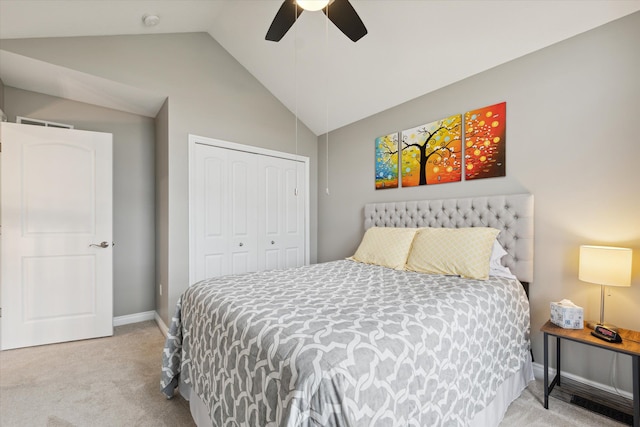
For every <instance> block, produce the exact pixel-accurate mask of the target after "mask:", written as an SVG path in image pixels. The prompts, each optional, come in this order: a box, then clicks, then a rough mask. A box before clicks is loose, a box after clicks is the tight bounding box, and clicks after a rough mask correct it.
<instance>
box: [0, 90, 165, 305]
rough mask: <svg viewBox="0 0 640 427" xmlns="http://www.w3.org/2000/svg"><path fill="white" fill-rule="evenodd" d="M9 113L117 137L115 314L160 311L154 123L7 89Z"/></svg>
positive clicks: (114, 235)
mask: <svg viewBox="0 0 640 427" xmlns="http://www.w3.org/2000/svg"><path fill="white" fill-rule="evenodd" d="M4 93H5V104H6V107H7V109H6V113H7V115H8V116H9V121H11V122H15V120H16V116H23V117H29V118H34V119H40V120H49V121H53V122H58V123H66V124H70V125H73V126H74V127H75V129H81V130H90V131H95V132H108V133H112V134H113V239H114V241H115V242H116V245H115V247H114V250H113V286H114V290H113V297H114V299H113V314H114V316H123V315H127V314H133V313H141V312H145V311H150V310H154V309H155V297H154V293H153V290H154V283H155V274H156V272H155V256H154V247H155V219H154V216H155V214H154V210H155V209H154V202H155V194H154V188H155V185H154V170H155V165H154V161H153V159H154V151H155V149H154V133H155V132H154V120H153V119H151V118H149V117H143V116H138V115H135V114H129V113H124V112H122V111H116V110H111V109H108V108H102V107H97V106H95V105H90V104H85V103H81V102H75V101H70V100H68V99H63V98H57V97H53V96H48V95H43V94H41V93H36V92H29V91H25V90H21V89H16V88H13V87H10V86H5V88H4Z"/></svg>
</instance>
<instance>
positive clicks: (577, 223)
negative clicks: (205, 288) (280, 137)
mask: <svg viewBox="0 0 640 427" xmlns="http://www.w3.org/2000/svg"><path fill="white" fill-rule="evenodd" d="M639 40H640V13H635V14H633V15H630V16H628V17H625V18H623V19H621V20H619V21H616V22H613V23H610V24H608V25H606V26H603V27H600V28H597V29H594V30H592V31H590V32H587V33H584V34H582V35H579V36H577V37H574V38H572V39H570V40H567V41H564V42H561V43H558V44H556V45H554V46H551V47H549V48H546V49H543V50H540V51H538V52H535V53H533V54H530V55H528V56H525V57H522V58H520V59H517V60H515V61H512V62H509V63H507V64H504V65H502V66H499V67H496V68H494V69H491V70H488V71H486V72H483V73H481V74H478V75H476V76H473V77H471V78H468V79H466V80H463V81H461V82H459V83H456V84H453V85H450V86H448V87H445V88H443V89H441V90H438V91H436V92H433V93H429V94H427V95H425V96H422V97H420V98H417V99H415V100H412V101H410V102H407V103H405V104H403V105H400V106H398V107H396V108H393V109H390V110H388V111H385V112H383V113H380V114H377V115H375V116H372V117H369V118H367V119H364V120H362V121H360V122H357V123H355V124H352V125H350V126H346V127H344V128H341V129H339V130H336V131H334V132H331V133H330V138H329V141H330V142H329V144H330V145H329V153H330V157H329V174H330V189H331V194H330V196H326V195H325V194H324V188H325V178H326V176H325V173H324V171H325V167H326V165H325V161H324V159H325V153H326V151H325V150H326V144H325V142H324V141H325V140H324V138H323V137H322V136H321V137H319V138H318V145H319V152H318V158H319V159H320V161H319V165H318V170H319V176H318V182H319V196H318V197H319V199H318V200H319V201H318V205H319V213H318V216H319V218H320V220H319V224H318V236H319V240H318V260H319V261H328V260H334V259H338V258H342V257H346V256H349V255H352V254H353V253H354V251H355V249H356V247H357V245H358V243H359V241H360V239H361V237H362V235H363V219H362V215H363V205H364V204H365V203H368V202H382V201H397V200H419V199H428V198H447V197H460V196H474V195H491V194H500V193H520V192H528V193H531V194H533V195H534V196H535V214H536V217H535V230H536V231H535V276H534V282H533V283H532V284H531V313H532V321H531V330H532V341H533V350H534V356H535V359H536V361H537V362H542V360H543V353H542V345H543V343H542V334H541V333H540V332H539V330H540V327H541V326H542V325H543V324H544V322H546V321H547V320H548V319H549V302H551V301H559V300H560V299H562V298H569V299H571V300H573V301H574V302H575V303H576V304H578V305H580V306H582V307H584V309H585V314H586V317H588V318H595V319H597V318H599V302H600V288H599V287H598V286H597V285H591V284H587V283H584V282H580V281H579V280H578V270H577V269H578V252H579V246H580V245H581V244H604V245H612V246H625V247H632V248H634V260H633V261H634V268H633V279H632V280H633V281H632V286H631V287H630V288H611V296H609V297H607V298H606V307H605V318H606V319H607V320H608V321H610V322H612V323H614V324H618V325H619V326H622V327H625V328H628V329H636V330H640V316H638V313H639V312H640V274H639V273H640V220H639V219H638V218H639V217H638V212H640V187H639V184H640V167H638V160H639V159H640V140H639V137H638V112H639V111H640V49H639V48H638V41H639ZM388 84H393V83H392V82H389V83H388ZM374 90H375V89H374ZM501 101H506V102H507V165H506V166H507V176H506V177H503V178H491V179H483V180H476V181H469V182H460V183H449V184H440V185H432V186H423V187H413V188H404V189H387V190H375V188H374V139H375V138H376V137H377V136H381V135H386V134H388V133H391V132H395V131H400V130H402V129H408V128H411V127H414V126H418V125H420V124H424V123H429V122H431V121H433V120H437V119H440V118H445V117H448V116H449V115H452V114H456V113H458V114H459V113H464V112H465V111H469V110H472V109H475V108H479V107H483V106H487V105H491V104H494V103H498V102H501ZM563 355H564V357H565V358H566V359H565V361H564V363H565V364H564V366H565V367H566V368H567V369H568V370H569V371H571V372H573V373H575V374H578V375H581V376H583V377H586V378H590V379H592V380H595V381H598V382H601V383H605V384H608V383H609V367H610V366H611V357H612V356H611V354H609V353H607V352H603V351H601V350H597V349H591V348H585V347H584V346H582V347H581V346H579V345H568V346H566V350H565V351H564V352H563ZM619 360H620V362H619V364H620V366H619V375H618V384H619V385H621V386H622V387H623V388H624V389H626V390H630V389H631V382H630V377H631V374H630V360H629V358H628V357H626V356H623V357H620V358H619ZM602 366H604V367H605V369H601V367H602Z"/></svg>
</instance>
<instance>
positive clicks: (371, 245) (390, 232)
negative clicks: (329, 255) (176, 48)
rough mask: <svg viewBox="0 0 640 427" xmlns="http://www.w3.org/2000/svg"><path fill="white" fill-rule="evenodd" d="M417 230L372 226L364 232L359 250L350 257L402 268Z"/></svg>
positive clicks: (363, 261)
mask: <svg viewBox="0 0 640 427" xmlns="http://www.w3.org/2000/svg"><path fill="white" fill-rule="evenodd" d="M416 231H418V229H417V228H394V227H372V228H370V229H368V230H367V231H366V232H365V233H364V237H363V238H362V242H360V246H358V250H357V251H356V253H355V254H354V255H353V256H352V257H350V258H348V259H351V260H354V261H358V262H362V263H365V264H376V265H381V266H383V267H389V268H394V269H396V270H402V269H404V265H405V263H406V262H407V256H408V255H409V249H411V242H412V241H413V236H415V234H416Z"/></svg>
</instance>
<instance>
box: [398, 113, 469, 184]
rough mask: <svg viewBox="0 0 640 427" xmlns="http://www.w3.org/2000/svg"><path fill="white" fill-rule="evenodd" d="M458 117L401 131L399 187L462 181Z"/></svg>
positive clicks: (459, 118) (459, 121)
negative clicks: (400, 183) (400, 185)
mask: <svg viewBox="0 0 640 427" xmlns="http://www.w3.org/2000/svg"><path fill="white" fill-rule="evenodd" d="M461 137H462V115H461V114H458V115H455V116H451V117H447V118H446V119H442V120H437V121H435V122H432V123H429V124H426V125H422V126H418V127H415V128H413V129H407V130H404V131H402V165H401V169H402V186H403V187H413V186H417V185H429V184H441V183H445V182H456V181H460V180H461V179H462V140H461Z"/></svg>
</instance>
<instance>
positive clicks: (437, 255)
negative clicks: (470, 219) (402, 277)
mask: <svg viewBox="0 0 640 427" xmlns="http://www.w3.org/2000/svg"><path fill="white" fill-rule="evenodd" d="M499 232H500V230H496V229H495V228H489V227H471V228H421V229H419V230H418V232H417V234H416V236H415V238H414V239H413V246H412V247H411V252H410V253H409V258H408V259H407V266H406V269H407V270H411V271H417V272H421V273H432V274H449V275H459V276H462V277H466V278H469V279H480V280H486V279H487V278H488V277H489V260H490V259H491V249H492V248H493V242H494V241H495V240H496V236H497V235H498V233H499Z"/></svg>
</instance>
